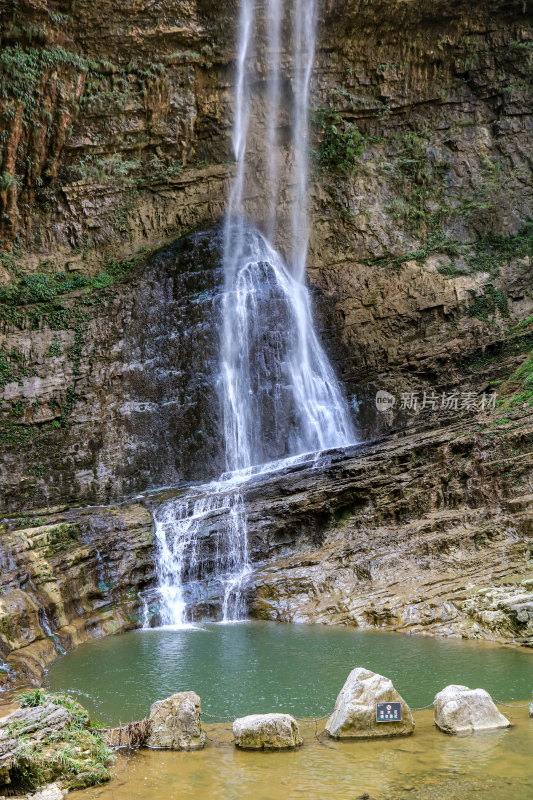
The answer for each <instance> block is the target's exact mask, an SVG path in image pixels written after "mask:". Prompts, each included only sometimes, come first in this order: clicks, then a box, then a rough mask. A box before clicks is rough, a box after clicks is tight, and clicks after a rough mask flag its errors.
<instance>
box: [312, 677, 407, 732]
mask: <svg viewBox="0 0 533 800" xmlns="http://www.w3.org/2000/svg"><path fill="white" fill-rule="evenodd" d="M377 703H400V704H401V715H402V718H401V721H398V722H378V721H377V718H376V706H377ZM414 729H415V721H414V718H413V715H412V713H411V709H410V708H409V706H408V705H407V703H406V702H405V700H404V699H403V697H401V696H400V695H399V694H398V692H397V691H396V689H395V688H394V686H393V685H392V681H391V680H389V678H385V677H384V676H383V675H378V674H377V673H376V672H371V671H370V670H369V669H364V668H363V667H356V668H355V669H354V670H352V671H351V672H350V674H349V675H348V677H347V679H346V683H345V684H344V686H343V687H342V690H341V692H340V694H339V696H338V697H337V700H336V702H335V708H334V710H333V714H332V715H331V716H330V718H329V719H328V721H327V723H326V731H327V732H328V733H329V735H330V736H332V737H333V738H335V739H345V738H346V739H372V738H374V737H379V736H407V735H409V734H410V733H412V732H413V731H414Z"/></svg>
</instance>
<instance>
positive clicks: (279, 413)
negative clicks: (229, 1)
mask: <svg viewBox="0 0 533 800" xmlns="http://www.w3.org/2000/svg"><path fill="white" fill-rule="evenodd" d="M290 2H291V3H292V9H291V10H292V14H291V15H290V18H291V19H292V27H293V30H292V35H291V37H290V39H291V42H292V45H293V49H294V52H293V61H294V73H293V75H292V85H293V95H294V100H293V104H292V125H291V130H292V153H293V163H294V169H293V175H292V180H291V186H290V187H289V191H290V193H291V234H292V236H291V251H290V258H289V262H288V263H285V261H284V260H283V258H282V257H281V255H280V254H279V253H278V252H277V251H276V250H275V248H274V245H273V244H272V243H271V241H269V239H268V238H267V237H266V236H265V235H264V234H262V233H261V232H260V231H259V230H257V229H256V228H255V227H254V226H253V225H252V224H251V223H250V222H249V221H248V220H247V219H246V216H245V211H244V208H243V202H244V198H245V189H246V186H245V180H246V166H247V147H248V139H249V129H250V122H251V115H252V100H253V97H252V85H253V80H252V75H251V69H252V66H251V62H252V61H253V58H252V54H253V51H254V47H255V38H256V36H255V34H256V30H257V23H258V20H257V19H256V12H255V2H254V0H241V6H240V13H239V31H238V51H237V73H236V81H235V118H234V127H233V150H234V155H235V159H236V164H237V168H236V173H235V178H234V181H233V185H232V187H231V191H230V194H229V198H228V209H227V215H226V221H225V226H224V247H223V256H222V257H223V267H224V286H223V298H222V319H221V327H220V379H219V386H220V402H221V407H222V412H223V426H224V430H223V433H224V446H225V458H226V473H225V474H224V475H223V476H222V477H221V478H220V479H219V480H218V481H213V482H210V483H208V484H204V485H202V486H196V487H194V488H193V489H191V490H190V491H188V492H187V493H186V494H185V495H183V496H181V497H179V498H177V499H172V500H169V501H167V502H165V503H163V504H162V505H161V506H159V507H158V508H157V509H156V511H155V513H154V519H155V528H156V540H157V563H156V568H157V575H158V586H157V597H156V598H153V601H154V605H155V607H156V608H157V611H158V613H157V615H156V617H154V618H157V619H158V620H159V622H160V623H161V624H162V625H165V626H178V627H179V626H182V625H183V624H185V623H186V622H187V620H188V619H189V617H190V614H189V611H190V609H191V608H192V607H193V606H194V607H196V609H200V610H201V611H202V610H203V612H204V613H205V612H206V610H207V608H208V607H210V606H211V604H212V603H213V601H214V600H215V598H217V597H218V598H222V601H221V603H222V618H223V620H224V621H230V620H238V619H242V618H243V617H244V616H245V613H246V608H245V599H244V587H245V585H246V580H247V578H248V576H249V574H250V572H251V567H250V562H249V554H248V531H247V519H246V508H245V502H244V498H243V493H242V489H243V486H244V485H245V483H246V482H247V480H248V479H249V477H250V474H251V473H250V470H253V469H254V468H255V467H258V466H259V467H260V468H261V471H262V472H263V473H265V472H268V471H269V469H272V471H275V470H277V469H279V468H280V463H281V464H282V463H283V459H289V460H290V459H294V457H297V456H299V455H301V454H305V453H313V452H319V451H322V450H326V449H329V448H334V447H344V446H347V445H348V444H351V443H353V442H354V440H355V435H354V430H353V427H352V423H351V420H350V415H349V411H348V407H347V404H346V402H345V400H344V398H343V396H342V393H341V390H340V387H339V384H338V382H337V380H336V377H335V374H334V372H333V369H332V367H331V365H330V363H329V361H328V359H327V356H326V354H325V352H324V350H323V348H322V346H321V343H320V341H319V339H318V336H317V334H316V331H315V329H314V325H313V317H312V311H311V303H310V296H309V292H308V289H307V287H306V284H305V267H306V261H307V250H308V241H309V222H308V214H307V193H308V149H309V148H308V108H309V90H310V83H311V74H312V66H313V58H314V52H315V35H316V34H315V31H316V3H315V0H290ZM283 12H284V9H283V0H268V3H267V4H266V14H267V20H266V23H267V24H266V30H267V42H268V53H267V56H268V58H267V61H268V79H267V92H266V120H267V122H266V131H265V134H266V135H265V148H266V164H267V179H268V189H267V192H268V214H267V218H266V219H265V220H264V223H265V229H266V230H267V231H268V236H269V237H270V240H272V239H273V237H274V234H275V231H276V229H277V227H278V220H277V214H276V208H277V201H278V197H279V170H278V153H277V150H278V141H277V130H278V123H279V116H280V58H281V47H282V19H283ZM280 460H281V462H280ZM269 464H272V467H269ZM147 608H148V613H147V614H146V623H145V624H146V625H147V626H148V625H149V624H150V613H149V609H150V606H149V604H148V603H147Z"/></svg>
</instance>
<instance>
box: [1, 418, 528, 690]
mask: <svg viewBox="0 0 533 800" xmlns="http://www.w3.org/2000/svg"><path fill="white" fill-rule="evenodd" d="M532 434H533V426H532V419H531V416H530V415H528V414H523V413H520V412H516V411H513V412H511V415H510V418H509V419H507V421H505V420H504V421H503V422H501V423H500V424H499V425H496V426H495V425H494V420H493V419H492V418H491V415H490V414H489V415H477V416H472V418H471V419H470V420H469V421H465V420H462V421H459V422H456V423H455V424H450V425H449V426H448V427H447V428H446V429H445V430H442V431H435V430H423V429H421V428H419V429H418V430H417V431H413V432H411V433H409V434H407V435H405V434H404V435H396V436H392V437H389V438H388V439H387V440H383V441H381V442H379V443H378V444H372V445H359V446H354V447H353V448H351V449H349V450H347V451H346V452H340V451H330V452H329V453H327V454H325V455H324V456H323V457H322V459H321V461H320V462H318V463H316V462H315V463H313V462H308V463H307V464H301V465H299V466H298V467H295V466H293V467H287V468H286V469H285V470H283V471H281V472H280V473H279V474H277V475H274V476H271V477H269V478H265V477H264V476H263V477H261V476H258V477H257V478H256V479H255V480H252V481H250V482H249V484H248V485H247V487H246V488H245V491H244V501H245V503H246V509H247V515H248V527H249V531H250V554H251V560H252V566H253V572H252V574H251V577H250V581H249V585H248V587H247V601H248V607H249V611H250V615H251V616H252V617H256V618H260V619H271V620H279V621H284V622H321V623H326V624H342V625H351V626H353V627H359V628H379V629H382V630H394V631H402V632H409V633H423V634H433V635H446V636H463V637H467V638H480V639H492V640H497V641H501V642H505V643H513V644H515V645H522V646H526V647H531V646H532V645H533V524H532V521H533V515H532V507H533V482H532V476H533V469H532V467H533V435H532ZM177 492H179V490H176V489H171V490H166V491H164V492H157V493H152V494H147V495H146V496H144V497H140V498H138V499H137V500H136V501H135V502H132V503H126V504H123V505H121V506H110V507H101V508H88V509H76V508H71V509H66V508H65V509H61V508H59V509H55V510H54V509H52V510H50V509H48V510H43V511H35V512H32V513H31V514H30V515H28V516H25V517H17V516H13V517H11V518H10V519H8V520H6V521H4V523H3V525H2V528H1V531H0V532H1V545H2V546H1V548H0V567H1V571H0V658H1V659H2V660H3V661H4V662H5V665H4V670H6V669H7V670H8V672H6V671H2V670H0V677H1V679H2V680H3V682H5V683H7V684H8V685H9V684H13V683H14V682H16V681H20V680H22V681H24V682H28V681H34V682H39V681H40V680H41V679H42V675H43V668H44V667H45V666H46V665H47V664H48V663H49V662H50V661H52V660H53V659H54V658H55V657H56V656H57V655H58V653H59V652H61V650H62V649H70V648H71V647H74V646H75V645H76V644H78V643H80V642H84V641H87V640H88V639H90V638H94V637H99V636H104V635H107V634H111V633H116V632H119V631H124V630H128V629H130V628H134V627H139V626H140V625H141V624H142V623H143V622H144V621H146V622H147V623H148V624H149V622H150V619H152V618H153V619H154V621H155V620H156V619H157V613H158V609H157V598H156V597H155V595H154V591H153V590H154V587H155V585H156V578H155V574H154V549H155V548H154V531H153V524H152V518H151V514H150V510H151V509H152V508H153V507H154V506H155V505H157V504H158V503H160V502H161V501H163V500H165V499H168V498H169V497H172V496H174V495H175V494H176V493H177ZM206 524H209V530H210V536H209V537H206V541H204V542H202V543H201V544H200V548H199V552H198V553H197V556H198V558H199V559H201V558H205V559H206V562H208V563H211V564H212V563H213V553H212V546H213V545H212V543H213V541H216V535H217V525H218V524H220V520H219V519H217V513H216V511H215V512H214V513H213V516H212V518H211V519H210V520H208V521H206ZM221 601H222V598H221V597H218V598H217V597H216V589H213V596H212V597H210V603H211V607H210V608H206V607H203V606H202V607H200V608H198V609H196V611H197V613H198V617H199V618H200V619H201V618H204V616H206V615H207V616H210V615H213V614H214V615H216V612H217V609H218V610H219V609H220V604H221ZM193 612H194V609H193Z"/></svg>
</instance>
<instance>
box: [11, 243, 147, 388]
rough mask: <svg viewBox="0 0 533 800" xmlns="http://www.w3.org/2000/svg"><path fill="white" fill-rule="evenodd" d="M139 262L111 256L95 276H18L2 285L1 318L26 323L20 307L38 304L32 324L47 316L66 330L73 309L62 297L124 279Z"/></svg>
mask: <svg viewBox="0 0 533 800" xmlns="http://www.w3.org/2000/svg"><path fill="white" fill-rule="evenodd" d="M138 263H139V261H138V260H137V259H124V260H122V261H118V262H117V261H113V260H110V261H108V262H107V263H106V271H105V272H101V273H99V274H98V275H96V277H94V278H88V277H86V276H84V275H80V274H78V273H74V274H70V273H65V272H51V273H49V272H37V273H34V274H32V275H25V276H24V277H22V278H15V279H13V280H11V281H10V282H9V283H6V284H4V285H3V286H0V319H2V318H3V319H5V320H7V321H9V322H11V323H12V324H15V325H19V324H22V322H23V316H22V315H21V313H20V312H17V310H16V309H17V308H19V307H21V306H31V305H34V308H32V309H31V310H27V311H25V313H26V314H28V315H29V316H30V319H33V320H34V325H33V326H32V327H38V326H39V323H40V320H41V319H42V317H43V316H44V317H46V320H47V322H48V325H49V326H50V328H52V330H64V329H66V328H68V327H69V323H70V322H71V319H72V317H73V312H72V311H71V310H70V309H67V308H65V307H64V306H63V305H62V304H61V302H60V301H59V299H58V298H60V297H62V296H63V295H67V294H69V293H71V292H74V291H77V290H80V289H85V290H86V292H89V291H91V290H94V289H97V290H99V289H107V288H108V287H110V286H113V284H115V283H117V282H118V281H120V280H122V278H124V277H125V276H126V275H127V274H128V273H129V272H131V271H132V270H133V269H134V268H135V267H136V266H137V264H138ZM1 379H2V361H1V355H0V380H1Z"/></svg>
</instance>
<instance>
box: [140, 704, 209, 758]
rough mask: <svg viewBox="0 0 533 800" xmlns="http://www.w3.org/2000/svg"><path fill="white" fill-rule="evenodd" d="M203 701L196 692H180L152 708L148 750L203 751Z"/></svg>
mask: <svg viewBox="0 0 533 800" xmlns="http://www.w3.org/2000/svg"><path fill="white" fill-rule="evenodd" d="M201 710H202V707H201V702H200V698H199V697H198V695H197V694H196V693H195V692H178V693H177V694H173V695H172V696H171V697H167V698H166V699H165V700H158V701H157V702H156V703H154V704H153V705H152V708H151V709H150V723H151V727H150V734H149V736H148V739H147V740H146V745H147V747H152V748H154V749H157V750H200V749H201V748H202V747H204V745H205V732H204V731H203V730H202V721H201V718H200V714H201Z"/></svg>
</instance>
